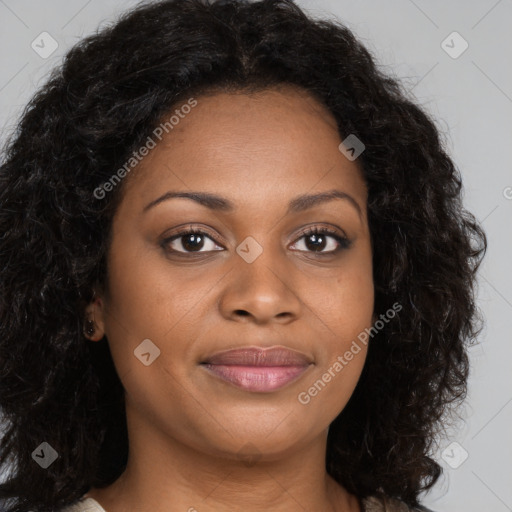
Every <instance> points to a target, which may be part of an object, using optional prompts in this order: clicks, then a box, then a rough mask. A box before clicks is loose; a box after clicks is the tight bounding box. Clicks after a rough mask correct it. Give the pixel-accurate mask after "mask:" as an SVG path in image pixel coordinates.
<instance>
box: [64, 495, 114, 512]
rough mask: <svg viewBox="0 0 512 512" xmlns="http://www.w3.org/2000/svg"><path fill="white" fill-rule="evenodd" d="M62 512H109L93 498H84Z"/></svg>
mask: <svg viewBox="0 0 512 512" xmlns="http://www.w3.org/2000/svg"><path fill="white" fill-rule="evenodd" d="M61 512H107V511H106V510H105V509H104V508H103V507H102V506H101V505H100V504H99V503H98V502H97V501H96V500H94V499H93V498H82V499H81V500H80V501H79V502H78V503H76V504H75V505H71V506H69V507H66V508H64V509H62V510H61Z"/></svg>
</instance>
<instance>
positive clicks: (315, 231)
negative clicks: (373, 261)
mask: <svg viewBox="0 0 512 512" xmlns="http://www.w3.org/2000/svg"><path fill="white" fill-rule="evenodd" d="M186 235H206V237H208V238H209V239H210V240H212V241H213V242H214V243H215V244H217V245H220V244H219V243H218V242H217V241H216V240H215V239H214V238H213V237H212V236H211V235H210V234H209V233H208V232H206V231H203V230H201V229H197V228H183V229H181V230H180V231H178V232H177V233H176V234H174V235H172V236H171V237H169V238H166V239H165V240H163V241H162V247H163V248H164V250H166V251H167V252H170V253H173V254H178V255H188V256H186V257H194V256H195V255H200V254H205V253H208V252H212V251H202V252H201V251H197V252H193V251H190V252H187V251H176V250H175V249H169V248H168V245H169V244H170V243H171V242H173V241H174V240H179V239H180V238H182V237H184V236H186ZM311 235H328V236H330V237H332V238H334V239H335V240H336V241H337V242H338V244H339V246H338V248H336V249H334V250H333V251H326V252H315V251H298V252H308V253H311V254H314V255H315V256H317V257H322V256H332V255H334V254H338V253H339V252H340V251H342V250H344V249H348V248H349V247H350V246H351V245H352V242H351V241H350V240H349V239H348V238H346V237H344V236H342V235H340V234H338V232H337V231H335V230H333V229H331V228H327V227H322V228H319V227H317V226H315V227H312V228H308V229H306V230H305V231H303V232H302V233H301V234H300V235H299V237H298V238H297V239H296V241H295V242H294V243H296V242H298V241H300V240H302V239H303V238H305V237H308V236H311ZM215 252H217V251H215ZM191 255H194V256H191Z"/></svg>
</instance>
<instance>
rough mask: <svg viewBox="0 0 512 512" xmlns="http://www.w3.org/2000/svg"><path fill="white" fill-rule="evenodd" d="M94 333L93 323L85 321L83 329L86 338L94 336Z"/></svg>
mask: <svg viewBox="0 0 512 512" xmlns="http://www.w3.org/2000/svg"><path fill="white" fill-rule="evenodd" d="M94 331H95V328H94V322H93V321H92V320H87V322H86V328H85V333H86V334H87V335H88V336H92V335H93V334H94Z"/></svg>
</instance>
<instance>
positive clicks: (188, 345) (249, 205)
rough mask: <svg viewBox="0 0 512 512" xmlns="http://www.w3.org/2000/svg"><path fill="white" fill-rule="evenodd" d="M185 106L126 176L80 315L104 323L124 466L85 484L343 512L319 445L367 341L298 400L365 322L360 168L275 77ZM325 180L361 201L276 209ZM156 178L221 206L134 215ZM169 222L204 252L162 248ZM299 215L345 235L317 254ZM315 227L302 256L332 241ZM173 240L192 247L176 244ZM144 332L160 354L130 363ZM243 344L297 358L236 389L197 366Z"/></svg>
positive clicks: (171, 505) (104, 497)
mask: <svg viewBox="0 0 512 512" xmlns="http://www.w3.org/2000/svg"><path fill="white" fill-rule="evenodd" d="M197 101H198V104H197V106H196V107H195V108H193V109H192V111H191V112H190V113H189V114H188V115H186V116H185V117H184V118H183V119H180V122H179V124H177V125H176V126H175V127H174V129H173V130H172V131H170V132H169V133H168V134H167V135H166V136H165V138H164V139H163V140H162V142H160V143H159V144H158V145H157V146H156V147H155V148H154V149H152V150H151V152H150V154H149V155H148V156H147V157H146V158H145V159H144V160H143V161H142V162H141V163H140V164H139V165H138V166H137V168H136V169H135V170H134V171H132V172H133V174H132V175H130V176H129V177H128V178H126V179H125V182H124V183H123V186H124V187H125V189H124V196H123V200H122V202H121V204H120V206H119V209H118V211H117V212H116V215H115V217H114V220H113V238H112V244H111V247H110V251H109V257H108V274H109V275H108V286H107V287H106V289H105V290H103V289H101V288H100V287H98V289H97V290H96V291H97V300H96V301H95V302H94V303H92V304H90V305H89V307H88V309H87V313H88V315H89V317H90V318H91V319H93V320H94V322H95V326H96V332H95V334H94V335H93V336H91V339H93V340H95V341H97V340H101V339H102V338H103V336H105V335H106V338H107V340H108V343H109V345H110V349H111V352H112V356H113V359H114V363H115V365H116V369H117V372H118V374H119V376H120V379H121V381H122V383H123V386H124V388H125V390H126V414H127V424H128V434H129V442H130V450H129V460H128V466H127V469H126V471H125V472H124V473H123V474H122V475H121V477H120V478H119V479H118V480H117V481H116V482H114V483H113V484H112V485H110V486H109V487H107V488H104V489H96V488H93V489H91V490H90V492H89V493H88V496H91V497H93V498H94V499H96V500H97V501H98V502H99V503H100V504H101V505H102V506H103V507H104V508H105V510H106V511H107V512H121V511H126V510H152V511H154V512H160V511H161V512H164V511H166V512H167V511H168V510H176V511H178V510H182V511H189V512H194V511H195V510H196V511H197V512H214V511H215V512H223V511H226V512H227V511H230V512H232V511H238V510H240V511H245V512H257V511H268V510H273V511H276V512H279V511H290V510H305V511H318V510H324V511H351V512H352V511H360V504H359V501H358V499H357V498H356V497H355V496H353V495H351V494H349V493H348V492H347V491H346V490H345V489H344V488H343V487H342V486H341V485H339V484H338V483H336V482H335V481H334V480H333V479H332V478H331V477H330V476H329V475H327V473H326V470H325V452H326V440H327V432H328V427H329V424H330V423H331V422H332V421H333V420H334V418H335V417H336V416H337V415H338V414H339V413H340V412H341V411H342V410H343V408H344V406H345V405H346V403H347V402H348V400H349V398H350V396H351V394H352V392H353V390H354V388H355V386H356V384H357V381H358V379H359V376H360V374H361V371H362V368H363V365H364V361H365V357H366V347H365V346H364V345H362V350H361V351H360V352H359V353H358V354H357V355H355V356H354V358H353V359H352V360H351V361H350V362H349V363H348V364H347V365H346V366H345V367H344V368H343V370H342V371H341V372H339V373H338V374H337V375H336V377H334V378H332V380H331V381H330V382H329V383H328V384H327V385H326V386H325V387H324V388H323V389H322V390H321V392H319V393H318V394H317V395H316V396H314V397H312V398H311V401H310V402H309V403H308V404H302V403H300V402H299V400H298V398H297V397H298V394H299V393H300V392H303V391H307V390H308V389H309V388H310V387H311V386H312V385H313V383H314V382H315V381H317V380H318V379H320V378H321V377H322V375H323V374H324V373H325V372H326V370H327V369H328V368H329V367H331V366H332V364H333V363H334V362H335V361H336V359H337V357H338V356H340V355H343V354H344V353H345V352H346V351H347V350H348V349H349V348H350V346H351V343H352V342H353V340H356V339H357V335H358V334H359V333H360V332H362V331H363V330H364V329H365V328H369V327H370V326H371V325H372V321H373V316H372V315H373V306H374V287H373V278H372V247H371V241H370V233H369V228H368V222H367V215H366V200H367V188H366V185H365V182H364V179H363V177H362V173H361V169H360V167H359V165H358V163H357V160H356V161H349V160H348V159H347V158H346V157H345V156H344V155H343V154H342V153H341V152H340V151H339V149H338V146H339V144H340V142H341V139H340V136H339V133H338V130H337V126H336V122H335V120H334V118H333V117H332V115H331V114H330V112H329V111H328V110H327V109H325V107H323V106H322V105H321V104H319V103H317V102H316V100H314V99H313V98H312V97H310V96H309V95H308V94H307V93H306V92H305V91H301V90H300V89H296V88H293V87H291V86H284V87H280V88H275V89H268V90H265V91H263V92H260V93H256V94H245V93H244V94H242V93H237V94H235V93H230V94H228V93H218V94H213V95H209V96H200V97H199V98H197ZM333 189H337V190H341V191H343V192H345V193H346V194H349V195H350V196H351V197H352V198H353V200H354V201H355V202H356V203H357V205H359V208H360V213H359V212H358V210H357V209H356V207H355V206H354V205H353V204H352V203H351V202H350V201H349V200H347V199H334V200H331V201H325V202H322V203H319V204H317V205H315V206H314V207H312V208H310V209H308V210H305V211H303V212H300V213H290V214H287V213H286V210H287V206H288V203H289V201H291V200H292V199H293V198H295V197H297V196H299V195H303V194H314V193H319V192H324V191H329V190H333ZM171 190H172V191H188V192H190V191H192V190H193V191H202V192H210V193H215V194H217V195H220V196H222V197H224V198H226V199H229V200H230V201H231V202H232V203H234V210H233V211H232V212H223V211H212V210H210V209H208V208H207V207H205V206H202V205H200V204H198V203H196V202H194V201H192V200H190V199H185V198H174V199H170V200H167V201H163V202H161V203H159V204H158V205H156V206H154V207H153V208H150V209H149V210H147V211H146V212H145V213H143V209H144V207H145V206H146V205H147V204H148V203H150V202H152V201H153V200H155V199H156V198H158V197H160V196H162V195H163V194H165V193H166V192H168V191H171ZM183 224H186V225H187V226H188V225H189V224H192V225H193V227H196V228H199V229H206V230H207V233H206V235H207V237H206V238H204V244H203V246H202V247H201V246H200V245H199V246H198V245H197V243H196V245H191V244H190V236H182V238H178V239H176V240H175V241H174V242H168V243H167V246H166V247H167V248H168V251H167V252H166V251H165V249H164V248H163V247H162V246H161V241H162V240H163V239H164V238H166V237H170V236H172V235H174V234H176V228H177V227H178V226H182V225H183ZM187 226H185V227H187ZM314 226H318V227H319V228H323V227H331V228H334V229H336V231H337V234H339V235H341V236H346V237H347V238H348V239H349V240H350V241H351V242H352V244H351V246H350V247H349V248H348V249H341V250H340V251H339V252H338V253H337V254H332V253H331V255H328V256H324V257H323V258H321V257H319V256H318V252H315V245H314V244H312V243H311V237H310V236H301V231H302V230H303V229H304V228H306V227H314ZM248 236H250V237H252V238H254V239H255V240H256V241H257V242H258V244H259V245H260V246H261V247H262V249H263V252H262V253H261V254H260V256H259V257H257V258H256V259H255V260H254V261H253V262H252V263H248V262H247V261H246V260H244V259H243V258H242V257H241V256H239V254H238V253H237V252H236V248H237V247H238V246H239V245H240V244H241V243H242V242H243V241H244V240H245V239H246V237H248ZM324 236H327V238H326V239H325V243H324V244H323V245H320V247H319V248H318V249H317V251H320V252H324V253H326V252H327V251H331V250H333V249H336V248H337V247H338V243H337V242H336V241H335V239H333V238H331V237H330V235H324ZM208 237H209V238H208ZM187 241H188V242H189V245H188V246H187V247H199V249H198V250H199V251H200V256H199V257H196V258H194V257H193V256H195V255H197V252H195V253H192V257H191V256H190V254H191V251H190V249H189V252H188V253H187V252H186V248H184V246H183V245H182V242H183V243H185V244H186V242H187ZM307 242H308V245H306V244H307ZM169 248H174V249H175V250H176V251H182V252H181V253H179V254H182V255H184V257H179V256H176V254H175V253H172V251H170V250H169ZM187 254H188V255H187ZM107 290H108V291H107ZM144 339H150V340H152V342H153V343H154V344H155V345H156V346H157V347H158V348H159V350H160V356H159V357H158V358H156V359H155V360H154V362H152V363H151V364H150V365H149V366H145V365H144V364H142V363H141V362H140V360H139V359H138V358H137V357H134V350H135V349H136V348H137V346H139V345H140V343H141V342H142V340H144ZM103 342H106V341H105V340H104V341H103ZM250 345H256V346H261V347H269V346H273V345H283V346H285V347H288V348H291V349H294V350H297V351H300V352H303V353H304V354H306V355H308V356H309V357H310V358H311V359H312V360H313V362H314V364H313V365H311V366H310V367H309V368H308V370H307V371H306V372H305V373H303V374H302V375H301V377H300V378H299V379H298V380H296V381H295V382H292V383H289V384H288V385H286V386H285V387H284V388H281V389H279V390H277V391H274V392H271V393H255V392H249V391H245V390H241V389H239V388H236V387H234V386H232V385H230V384H228V383H226V382H224V381H222V380H220V379H218V378H216V377H214V376H211V375H210V374H209V373H208V372H207V371H205V369H204V368H203V367H201V366H200V364H199V363H200V362H201V361H203V360H204V359H205V357H206V356H209V355H212V354H213V353H214V352H217V351H220V350H226V349H231V348H239V347H242V346H250ZM242 454H244V455H242Z"/></svg>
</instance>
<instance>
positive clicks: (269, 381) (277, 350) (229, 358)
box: [202, 347, 312, 393]
mask: <svg viewBox="0 0 512 512" xmlns="http://www.w3.org/2000/svg"><path fill="white" fill-rule="evenodd" d="M311 364H312V362H311V361H310V359H309V358H308V357H307V356H306V355H305V354H302V353H301V352H296V351H293V350H290V349H287V348H284V347H272V348H267V349H261V348H258V347H248V348H243V349H235V350H228V351H224V352H218V353H216V354H214V355H213V356H211V357H209V358H208V359H207V360H206V361H205V362H203V363H202V366H203V367H204V368H205V369H207V370H208V371H209V372H211V373H213V374H214V375H216V376H217V377H219V378H221V379H222V380H224V381H226V382H229V383H231V384H233V385H235V386H237V387H239V388H241V389H244V390H246V391H256V392H263V393H265V392H267V393H268V392H271V391H275V390H276V389H279V388H282V387H283V386H285V385H286V384H289V383H290V382H292V381H294V380H296V379H297V378H298V377H299V376H300V375H302V374H303V373H304V372H305V371H306V370H307V369H308V368H309V366H310V365H311Z"/></svg>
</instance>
